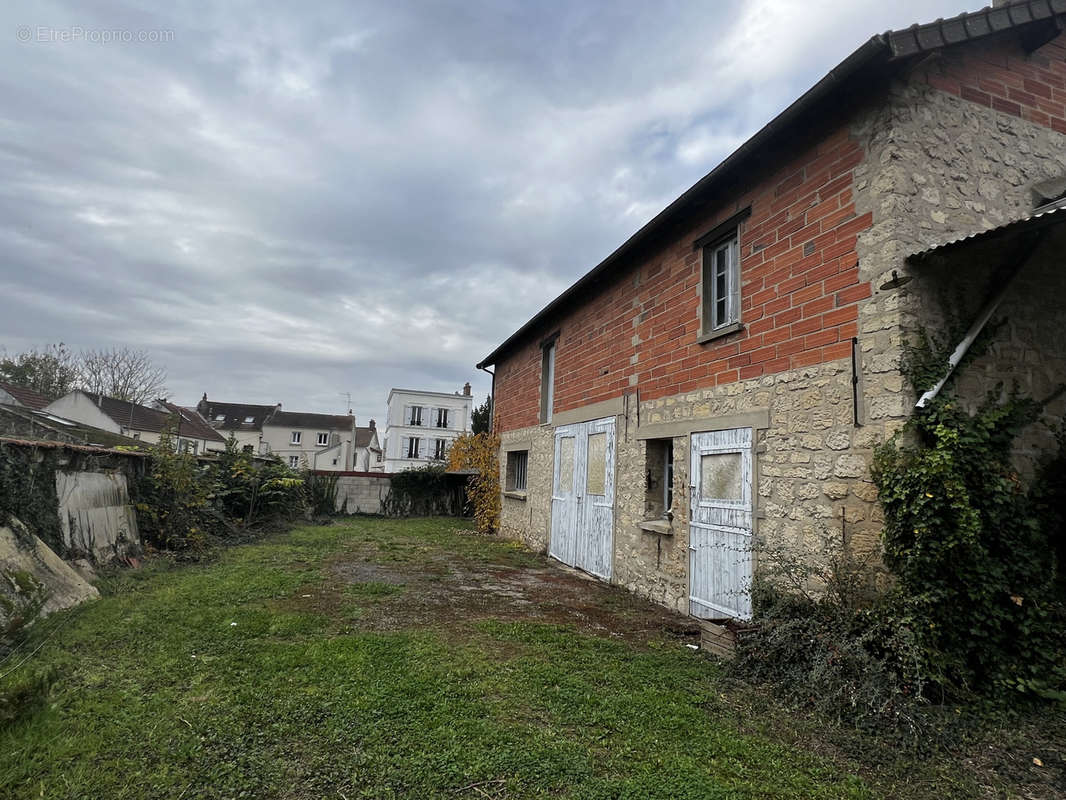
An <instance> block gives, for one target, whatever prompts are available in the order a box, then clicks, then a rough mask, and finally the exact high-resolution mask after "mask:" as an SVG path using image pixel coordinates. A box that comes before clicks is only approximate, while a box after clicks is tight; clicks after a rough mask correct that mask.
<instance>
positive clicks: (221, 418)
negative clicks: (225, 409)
mask: <svg viewBox="0 0 1066 800" xmlns="http://www.w3.org/2000/svg"><path fill="white" fill-rule="evenodd" d="M225 419H226V415H225V414H215V422H222V421H224V420H225Z"/></svg>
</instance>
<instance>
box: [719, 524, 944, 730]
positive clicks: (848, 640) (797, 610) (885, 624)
mask: <svg viewBox="0 0 1066 800" xmlns="http://www.w3.org/2000/svg"><path fill="white" fill-rule="evenodd" d="M760 564H761V565H762V568H761V571H760V575H759V576H758V577H757V578H756V581H755V584H754V588H753V596H752V601H753V607H754V610H755V617H756V619H757V621H758V624H757V626H756V627H755V629H754V630H753V631H751V632H750V633H749V634H748V635H746V636H744V637H742V638H740V640H739V641H738V646H737V657H736V660H735V662H734V663H733V665H732V668H731V669H732V671H733V672H734V673H735V674H738V675H743V676H745V677H748V678H753V679H755V680H758V681H761V682H763V683H766V684H768V685H770V686H771V687H772V688H773V690H774V691H775V693H776V694H778V695H779V696H781V697H783V698H785V699H786V700H787V701H789V702H792V703H794V704H797V705H802V706H806V707H809V708H813V709H816V710H818V711H819V712H821V713H823V714H826V715H828V716H831V717H833V718H835V719H837V720H838V721H841V722H846V723H848V724H852V725H856V726H858V727H864V728H877V729H880V730H894V731H897V732H901V733H906V734H915V733H917V732H919V730H920V729H921V728H922V718H921V715H920V713H919V707H920V706H921V704H922V702H923V700H922V695H923V689H924V676H923V672H922V663H921V659H920V654H919V651H918V649H917V645H916V639H915V635H914V627H913V621H912V620H911V619H910V618H909V617H908V616H907V615H906V614H904V613H901V606H900V605H899V604H898V603H897V602H896V600H897V599H898V598H896V597H895V596H881V595H879V594H877V592H876V590H875V589H874V588H873V587H874V586H875V584H876V579H877V574H876V571H875V570H873V569H872V568H871V567H870V565H869V564H868V563H867V561H865V560H860V559H855V558H854V557H853V556H852V555H851V554H850V552H848V551H847V550H846V549H844V548H842V547H839V546H838V547H836V548H834V546H833V545H832V544H831V543H830V541H829V539H828V537H826V553H825V560H824V562H821V563H820V564H819V563H814V562H810V561H805V560H801V559H798V558H796V557H794V556H793V555H791V554H788V553H786V552H783V551H782V552H765V551H764V552H763V553H762V554H761V555H760Z"/></svg>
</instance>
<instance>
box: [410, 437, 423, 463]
mask: <svg viewBox="0 0 1066 800" xmlns="http://www.w3.org/2000/svg"><path fill="white" fill-rule="evenodd" d="M421 441H422V440H421V439H419V438H418V437H417V436H412V437H411V438H409V439H408V440H407V457H408V458H418V445H419V443H420V442H421Z"/></svg>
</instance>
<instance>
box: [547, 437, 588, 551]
mask: <svg viewBox="0 0 1066 800" xmlns="http://www.w3.org/2000/svg"><path fill="white" fill-rule="evenodd" d="M581 433H582V431H581V426H580V425H565V426H562V427H559V428H556V429H555V473H554V479H553V483H552V532H551V539H550V540H549V542H548V554H549V555H550V556H551V557H552V558H557V559H559V560H560V561H562V562H563V563H564V564H569V565H570V566H571V567H573V566H575V564H576V561H577V525H578V512H579V510H580V506H579V499H578V498H579V496H580V495H579V494H578V485H577V477H578V475H579V474H580V473H581V472H582V470H581V468H580V465H579V464H578V456H579V455H580V454H581V448H580V447H578V439H579V438H580V437H581Z"/></svg>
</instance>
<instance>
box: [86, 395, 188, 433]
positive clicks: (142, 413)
mask: <svg viewBox="0 0 1066 800" xmlns="http://www.w3.org/2000/svg"><path fill="white" fill-rule="evenodd" d="M82 394H83V395H85V396H86V397H87V398H89V400H90V401H92V403H93V405H95V406H96V407H97V408H99V409H100V410H101V411H102V412H103V413H105V414H106V415H107V416H109V417H110V418H111V420H112V421H113V422H114V423H115V424H116V425H119V426H121V427H123V428H127V429H129V430H134V431H149V432H152V433H159V432H160V431H162V430H163V429H164V428H166V426H167V421H168V417H167V415H166V414H164V413H163V412H162V411H158V410H156V409H154V408H149V407H148V406H142V405H141V404H140V403H131V402H129V401H128V400H119V399H118V398H117V397H107V396H105V395H99V394H96V393H95V392H85V391H83V392H82Z"/></svg>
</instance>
